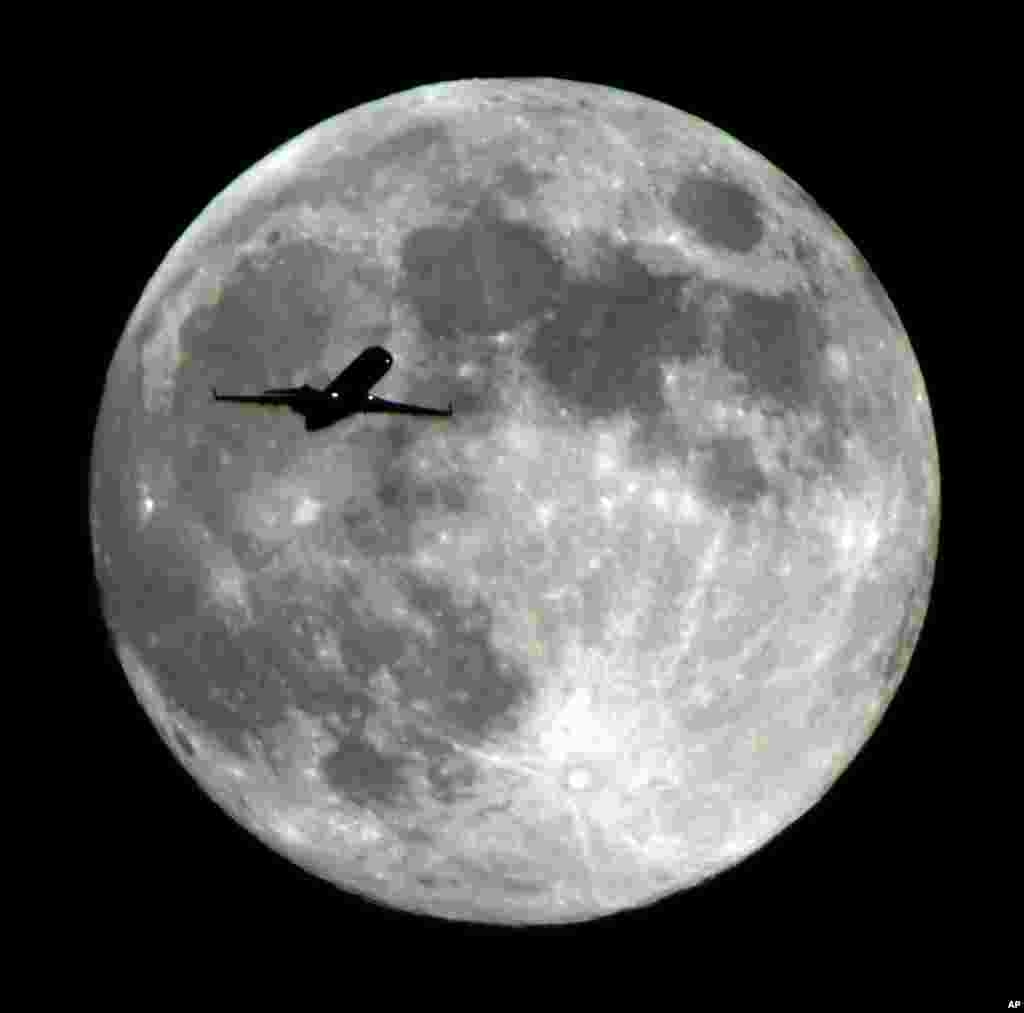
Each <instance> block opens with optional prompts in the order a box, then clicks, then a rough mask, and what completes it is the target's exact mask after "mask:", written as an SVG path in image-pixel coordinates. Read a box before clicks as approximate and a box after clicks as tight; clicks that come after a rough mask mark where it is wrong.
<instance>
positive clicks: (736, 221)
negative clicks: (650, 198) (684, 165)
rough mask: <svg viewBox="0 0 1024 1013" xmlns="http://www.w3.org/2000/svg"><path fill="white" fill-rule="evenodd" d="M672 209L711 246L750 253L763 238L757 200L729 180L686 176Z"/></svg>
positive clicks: (673, 200)
mask: <svg viewBox="0 0 1024 1013" xmlns="http://www.w3.org/2000/svg"><path fill="white" fill-rule="evenodd" d="M669 206H670V209H671V211H672V214H674V215H675V216H676V218H677V219H678V220H679V221H680V222H681V223H682V224H683V225H689V226H691V227H692V228H694V229H695V230H696V232H697V235H698V236H700V238H701V239H702V240H703V241H704V242H705V243H707V244H708V245H709V246H715V247H718V248H720V249H725V250H729V251H730V252H732V253H749V252H750V251H751V250H753V249H754V247H755V246H757V244H758V243H759V242H761V239H762V237H763V236H764V224H763V223H762V221H761V216H760V214H759V209H760V203H759V202H758V200H757V198H756V197H755V196H754V195H753V194H752V193H751V192H750V191H749V190H746V189H744V188H743V187H742V186H740V185H739V184H737V183H733V182H730V181H728V180H724V179H714V178H712V177H710V176H687V177H686V179H684V180H683V181H682V182H681V183H680V184H679V186H678V187H677V188H676V191H675V193H674V194H673V196H672V200H671V202H670V205H669Z"/></svg>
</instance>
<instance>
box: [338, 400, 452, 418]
mask: <svg viewBox="0 0 1024 1013" xmlns="http://www.w3.org/2000/svg"><path fill="white" fill-rule="evenodd" d="M357 411H360V412H390V413H392V414H395V415H434V416H437V417H439V418H446V419H447V418H451V416H452V415H453V414H454V412H453V410H452V403H451V402H450V401H449V402H448V407H447V408H445V409H440V408H421V407H419V405H412V404H401V403H400V402H398V401H386V400H385V399H384V398H382V397H374V396H373V395H372V394H370V395H369V396H368V397H367V398H366V402H365V403H364V404H362V405H360V407H359V408H358V409H357Z"/></svg>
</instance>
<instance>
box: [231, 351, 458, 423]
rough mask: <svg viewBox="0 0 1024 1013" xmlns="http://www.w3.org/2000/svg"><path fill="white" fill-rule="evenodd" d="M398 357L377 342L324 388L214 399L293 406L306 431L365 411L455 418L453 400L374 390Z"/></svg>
mask: <svg viewBox="0 0 1024 1013" xmlns="http://www.w3.org/2000/svg"><path fill="white" fill-rule="evenodd" d="M394 361H395V360H394V358H393V357H392V355H391V353H390V352H389V351H388V350H387V349H386V348H381V347H380V346H379V345H374V346H373V347H372V348H367V349H366V350H365V351H363V352H360V353H359V355H357V356H356V357H355V358H354V359H353V360H352V362H350V363H349V364H348V365H347V366H346V367H345V368H344V369H343V370H342V371H341V372H340V373H339V374H338V375H337V376H336V377H335V378H334V379H333V380H332V381H331V382H330V383H329V384H328V385H327V386H326V387H325V388H324V389H323V390H317V389H316V388H315V387H310V386H309V384H308V383H307V384H303V385H302V386H301V387H276V388H271V389H270V390H266V391H264V392H263V393H262V394H218V393H217V388H216V387H213V388H211V389H212V390H213V399H214V401H232V402H235V403H238V404H262V405H272V406H273V405H276V406H283V407H285V408H290V409H291V410H292V411H293V412H296V413H297V414H299V415H301V416H302V418H303V420H304V421H305V424H306V432H309V433H314V432H318V431H319V430H321V429H327V428H328V427H329V426H333V425H334V424H335V422H340V421H341V420H342V419H345V418H348V417H349V416H350V415H356V414H358V413H361V412H390V413H392V414H395V415H433V416H436V417H441V418H451V416H452V415H453V414H454V412H453V411H452V403H451V402H450V401H449V402H448V408H447V410H442V409H438V408H420V407H418V406H417V405H410V404H400V403H399V402H397V401H385V400H384V398H382V397H377V396H376V395H374V394H371V393H370V388H371V387H373V386H374V385H375V384H377V383H379V382H380V380H381V378H382V377H383V376H384V374H385V373H386V372H387V371H388V370H389V369H390V368H391V366H392V365H393V363H394Z"/></svg>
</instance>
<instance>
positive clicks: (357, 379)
mask: <svg viewBox="0 0 1024 1013" xmlns="http://www.w3.org/2000/svg"><path fill="white" fill-rule="evenodd" d="M394 361H395V360H394V359H393V358H392V357H391V353H390V352H389V351H388V350H387V349H386V348H381V347H380V345H374V346H373V347H371V348H367V349H366V350H365V351H362V352H360V353H359V354H358V355H357V356H356V357H355V358H354V359H353V360H352V361H351V362H350V363H349V364H348V365H347V366H346V367H345V368H344V369H343V370H342V371H341V372H340V373H339V374H338V375H337V376H336V377H335V378H334V379H333V380H332V381H331V382H330V383H329V384H328V385H327V387H326V388H325V392H326V393H327V394H335V393H336V394H342V395H356V396H361V395H363V394H368V393H369V392H370V389H371V388H372V387H373V386H374V384H376V383H378V382H379V381H380V380H381V378H382V377H383V376H384V374H385V373H386V372H387V371H388V370H389V369H390V368H391V366H392V364H393V363H394Z"/></svg>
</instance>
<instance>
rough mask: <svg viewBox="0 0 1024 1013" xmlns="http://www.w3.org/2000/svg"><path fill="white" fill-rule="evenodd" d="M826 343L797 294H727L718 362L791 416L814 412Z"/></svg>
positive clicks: (819, 325)
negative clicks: (809, 409)
mask: <svg viewBox="0 0 1024 1013" xmlns="http://www.w3.org/2000/svg"><path fill="white" fill-rule="evenodd" d="M827 343H828V334H827V332H826V330H825V327H824V325H823V324H822V322H821V320H820V319H819V317H818V315H817V314H816V313H815V312H814V311H813V309H812V308H811V307H810V306H809V305H808V304H807V302H806V301H805V300H803V299H801V298H800V297H799V296H798V295H797V294H796V293H793V292H786V293H784V294H782V295H765V294H762V293H759V292H750V291H745V290H742V289H734V290H733V291H732V292H731V293H730V298H729V311H728V313H726V314H725V316H724V318H723V319H722V342H721V352H722V358H723V360H724V362H725V364H726V365H727V366H728V367H729V368H730V369H731V370H733V371H734V372H736V373H739V374H740V375H742V376H744V377H746V378H747V380H748V382H749V384H750V393H751V394H752V395H754V396H756V397H767V398H772V399H774V400H776V401H777V402H778V403H779V404H780V405H782V406H783V407H784V408H786V409H789V410H792V411H803V410H805V409H808V408H811V407H813V406H814V404H815V401H816V399H817V397H818V395H819V392H820V390H821V386H822V375H821V374H822V358H821V356H822V351H823V349H824V347H825V345H826V344H827Z"/></svg>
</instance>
